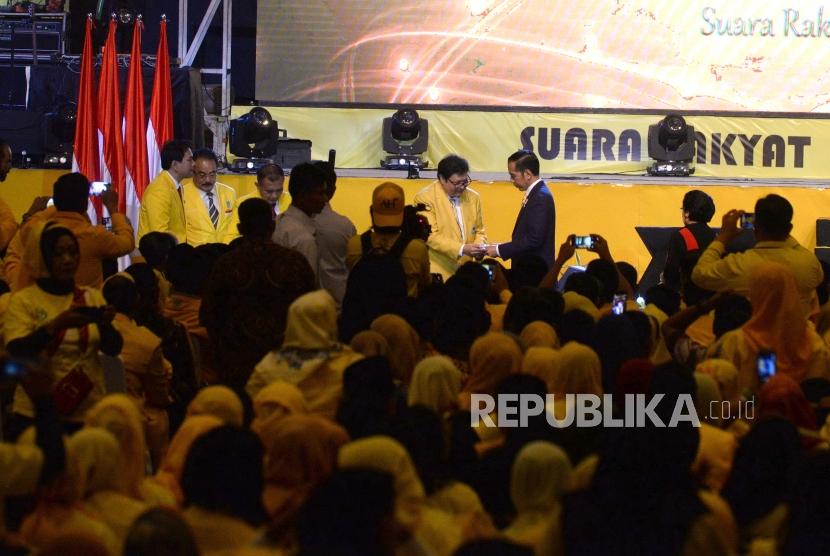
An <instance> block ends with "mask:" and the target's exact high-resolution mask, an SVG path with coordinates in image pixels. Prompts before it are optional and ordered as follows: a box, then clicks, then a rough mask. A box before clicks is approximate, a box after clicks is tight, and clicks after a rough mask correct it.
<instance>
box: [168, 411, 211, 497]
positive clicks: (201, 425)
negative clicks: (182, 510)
mask: <svg viewBox="0 0 830 556" xmlns="http://www.w3.org/2000/svg"><path fill="white" fill-rule="evenodd" d="M224 424H225V423H224V422H222V421H221V420H220V419H219V417H214V416H213V415H192V416H190V417H188V418H186V419H185V420H184V422H183V423H182V426H181V427H179V430H178V431H176V434H175V435H173V439H172V440H171V441H170V448H169V449H168V450H167V453H166V454H165V455H164V459H163V460H162V462H161V465H160V466H159V471H158V473H156V477H155V479H156V481H157V482H159V483H160V484H161V485H162V486H165V487H167V488H168V489H169V490H170V492H172V493H173V494H174V496H175V497H176V502H177V503H179V504H181V503H182V502H183V501H184V493H183V492H182V488H181V484H180V483H181V480H182V473H183V472H184V464H185V461H187V454H188V453H189V452H190V447H191V446H193V443H194V442H195V441H196V439H197V438H199V437H200V436H202V435H203V434H205V433H206V432H208V431H210V430H213V429H215V428H217V427H221V426H222V425H224Z"/></svg>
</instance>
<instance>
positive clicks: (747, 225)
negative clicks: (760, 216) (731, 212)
mask: <svg viewBox="0 0 830 556" xmlns="http://www.w3.org/2000/svg"><path fill="white" fill-rule="evenodd" d="M741 228H743V229H744V230H754V229H755V213H754V212H745V213H743V214H742V215H741Z"/></svg>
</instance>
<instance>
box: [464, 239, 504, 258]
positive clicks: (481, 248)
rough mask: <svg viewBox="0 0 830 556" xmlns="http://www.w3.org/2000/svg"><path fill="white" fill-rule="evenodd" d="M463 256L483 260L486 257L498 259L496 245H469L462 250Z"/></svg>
mask: <svg viewBox="0 0 830 556" xmlns="http://www.w3.org/2000/svg"><path fill="white" fill-rule="evenodd" d="M461 255H466V256H468V257H473V258H474V259H478V260H481V259H482V258H484V257H485V256H486V257H498V253H497V252H496V244H495V243H467V244H465V245H464V246H463V247H462V248H461Z"/></svg>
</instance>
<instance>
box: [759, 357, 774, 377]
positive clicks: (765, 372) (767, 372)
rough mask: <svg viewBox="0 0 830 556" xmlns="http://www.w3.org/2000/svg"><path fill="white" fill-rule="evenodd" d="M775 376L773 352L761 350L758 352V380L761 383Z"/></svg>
mask: <svg viewBox="0 0 830 556" xmlns="http://www.w3.org/2000/svg"><path fill="white" fill-rule="evenodd" d="M774 376H775V352H772V351H761V352H759V353H758V380H759V381H760V382H761V384H764V383H765V382H766V381H768V380H769V379H771V378H772V377H774Z"/></svg>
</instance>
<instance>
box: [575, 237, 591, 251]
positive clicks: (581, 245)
mask: <svg viewBox="0 0 830 556" xmlns="http://www.w3.org/2000/svg"><path fill="white" fill-rule="evenodd" d="M571 244H572V245H573V246H574V247H576V248H577V249H592V248H593V247H594V236H574V237H573V239H572V240H571Z"/></svg>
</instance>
